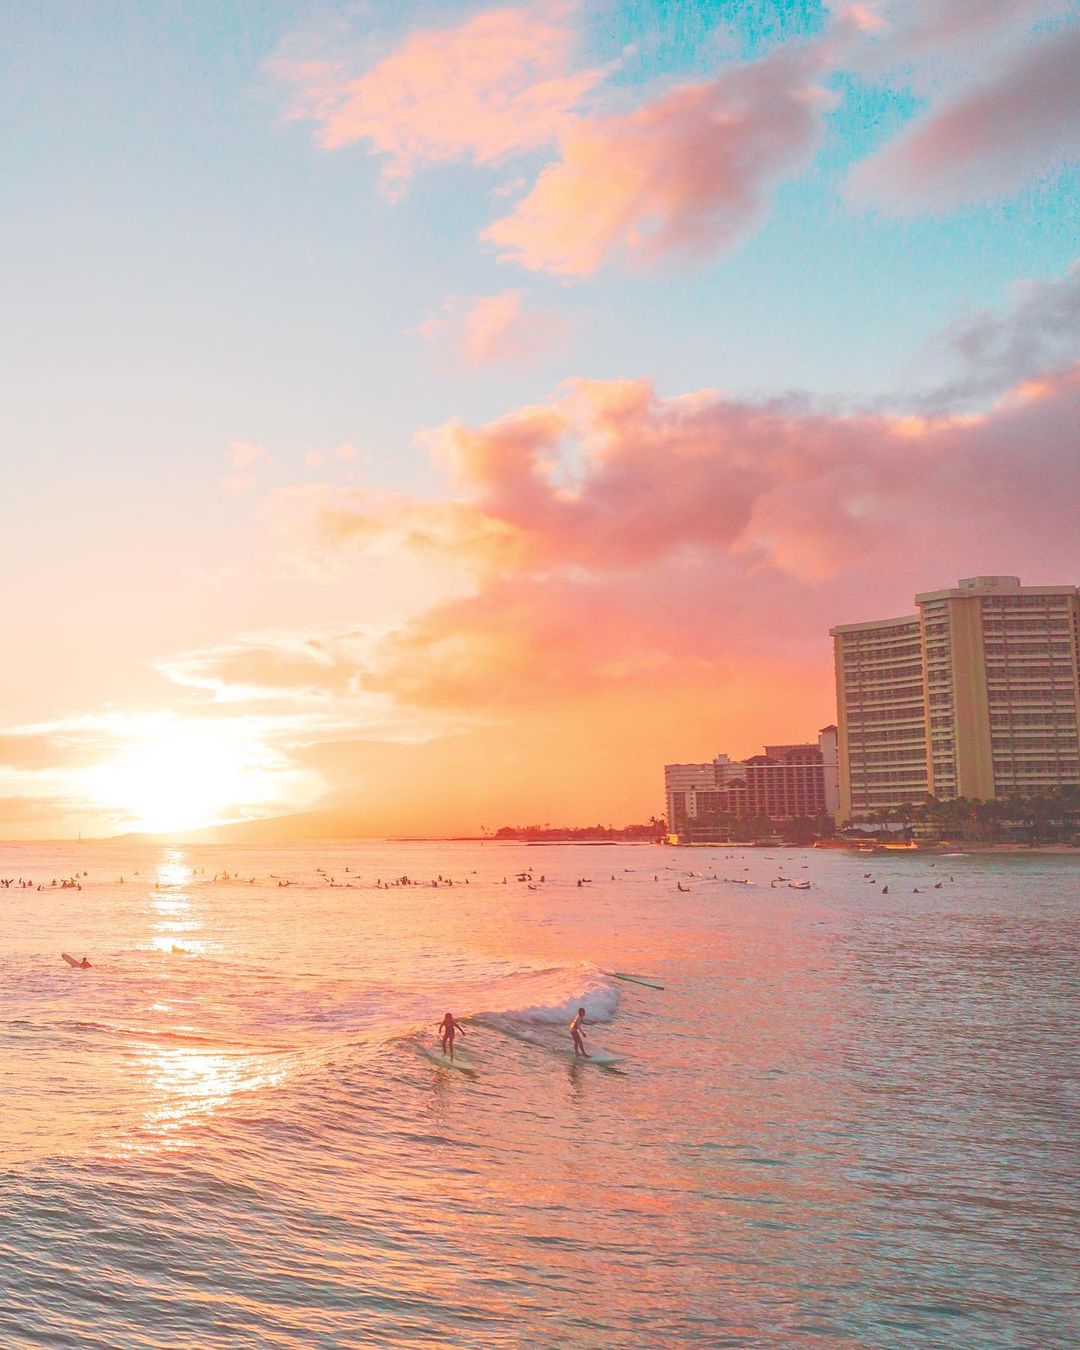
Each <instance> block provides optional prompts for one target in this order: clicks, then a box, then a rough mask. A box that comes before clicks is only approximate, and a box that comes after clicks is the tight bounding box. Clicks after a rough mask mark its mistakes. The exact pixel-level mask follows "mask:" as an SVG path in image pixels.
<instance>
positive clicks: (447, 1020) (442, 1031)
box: [439, 1013, 465, 1059]
mask: <svg viewBox="0 0 1080 1350" xmlns="http://www.w3.org/2000/svg"><path fill="white" fill-rule="evenodd" d="M459 1031H460V1032H461V1034H462V1035H463V1036H464V1035H465V1031H464V1029H463V1028H462V1026H461V1024H460V1023H459V1022H455V1021H454V1014H453V1013H447V1014H446V1016H445V1017H444V1018H443V1020H442V1021H441V1022H440V1023H439V1035H440V1036H441V1037H442V1052H443V1054H444V1055H446V1056H447V1058H448V1059H453V1058H454V1035H455V1033H456V1032H459Z"/></svg>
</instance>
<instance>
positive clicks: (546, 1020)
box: [488, 966, 619, 1026]
mask: <svg viewBox="0 0 1080 1350" xmlns="http://www.w3.org/2000/svg"><path fill="white" fill-rule="evenodd" d="M532 980H533V981H534V982H535V983H536V984H537V985H539V986H540V987H539V988H537V990H536V994H537V1002H535V1003H521V1004H519V1005H517V1006H515V1007H510V1008H500V1009H497V1010H493V1011H492V1012H491V1013H489V1014H488V1016H497V1017H504V1018H512V1019H513V1020H514V1021H517V1022H533V1023H537V1024H538V1025H540V1026H561V1025H565V1024H566V1023H568V1022H570V1021H571V1020H572V1018H573V1017H574V1016H575V1015H576V1014H577V1010H578V1009H579V1008H584V1009H585V1016H586V1019H587V1020H588V1021H589V1022H610V1021H611V1019H612V1018H613V1017H614V1016H615V1011H616V1009H617V1008H618V1006H619V987H618V985H617V984H616V983H615V982H614V981H613V980H610V979H608V978H607V977H606V976H605V975H604V974H603V973H602V972H601V971H599V970H597V969H596V968H595V967H592V966H586V967H570V968H563V969H562V970H558V971H549V972H544V973H543V975H542V976H541V975H539V973H538V975H537V976H534V977H532ZM568 984H569V985H571V986H572V990H573V992H571V993H569V994H567V995H566V996H565V997H563V998H562V999H560V998H559V997H558V995H559V994H560V993H562V991H563V990H565V989H566V987H567V985H568ZM544 986H546V988H545V987H544ZM522 992H523V993H524V992H525V991H522ZM545 995H546V998H545ZM541 999H543V1000H544V1001H541Z"/></svg>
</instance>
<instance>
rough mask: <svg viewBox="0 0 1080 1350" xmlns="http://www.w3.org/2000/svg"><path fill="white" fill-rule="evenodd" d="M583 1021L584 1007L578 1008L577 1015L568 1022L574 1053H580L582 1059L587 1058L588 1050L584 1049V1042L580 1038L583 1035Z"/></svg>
mask: <svg viewBox="0 0 1080 1350" xmlns="http://www.w3.org/2000/svg"><path fill="white" fill-rule="evenodd" d="M584 1022H585V1009H584V1008H579V1009H578V1010H577V1016H576V1017H575V1018H574V1020H573V1021H572V1022H571V1023H570V1035H571V1036H573V1038H574V1055H575V1056H577V1055H580V1056H581V1057H582V1058H583V1059H588V1058H589V1052H588V1050H586V1049H585V1042H584V1041H583V1040H582V1039H581V1038H582V1036H584V1035H585V1030H584Z"/></svg>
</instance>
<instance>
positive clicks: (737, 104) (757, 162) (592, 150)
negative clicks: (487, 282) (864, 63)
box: [482, 44, 831, 276]
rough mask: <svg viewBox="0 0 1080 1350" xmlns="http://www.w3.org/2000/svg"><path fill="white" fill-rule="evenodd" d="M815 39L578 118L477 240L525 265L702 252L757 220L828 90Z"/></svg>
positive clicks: (589, 264)
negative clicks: (616, 111)
mask: <svg viewBox="0 0 1080 1350" xmlns="http://www.w3.org/2000/svg"><path fill="white" fill-rule="evenodd" d="M824 51H825V49H824V48H823V47H821V46H811V45H806V46H794V45H791V44H788V45H786V46H783V47H781V48H779V49H777V50H776V51H774V52H773V53H771V54H770V55H769V56H766V57H764V58H762V59H761V60H760V61H757V62H754V63H753V64H751V65H745V66H743V65H738V66H732V67H729V68H727V69H725V70H724V71H723V72H722V73H721V74H720V75H719V76H717V78H716V79H714V80H710V81H707V82H705V83H701V84H694V85H685V86H682V87H680V88H677V89H674V90H672V91H670V92H669V93H667V94H665V95H663V96H662V97H661V98H658V99H656V100H655V101H654V102H651V103H646V104H644V105H642V106H641V107H639V108H637V109H635V110H634V111H633V112H631V113H628V114H625V115H622V116H610V117H593V118H583V119H579V120H577V121H575V122H573V123H571V124H569V125H568V126H567V127H566V129H565V130H564V131H563V133H562V135H561V137H560V156H559V159H558V161H557V162H556V163H554V164H552V165H550V166H549V167H548V168H546V169H545V170H544V171H543V172H542V173H541V174H540V177H539V178H538V179H537V181H536V183H535V185H534V186H533V188H532V190H531V192H529V193H528V195H527V196H526V197H525V198H524V199H523V200H522V201H521V202H519V203H518V205H517V207H516V208H515V210H514V211H513V212H512V213H511V214H510V215H508V216H505V217H503V218H502V219H501V220H497V221H495V222H494V224H492V225H491V226H489V227H488V228H487V229H486V230H485V231H484V232H483V235H482V237H483V238H484V239H486V240H488V241H489V242H491V243H493V244H495V245H497V246H498V247H499V248H500V249H502V250H503V254H502V256H503V257H504V258H509V259H513V260H514V261H516V262H519V263H521V264H522V265H523V266H524V267H527V268H530V269H533V270H547V271H551V272H556V273H560V274H563V275H568V276H587V275H590V274H591V273H593V272H595V271H597V270H598V269H599V268H600V267H602V266H603V265H604V264H605V263H610V262H614V261H620V260H621V261H626V262H630V263H636V264H646V265H647V264H650V263H654V262H656V261H657V260H658V259H660V258H662V257H664V256H666V255H668V254H671V253H682V254H688V255H692V256H693V255H697V256H703V255H710V254H716V253H719V252H722V251H724V250H725V249H729V248H731V247H732V246H733V245H734V244H735V243H736V242H737V241H738V240H739V239H740V238H741V237H742V236H744V235H745V234H746V233H748V232H749V231H750V230H751V229H752V228H753V227H754V226H756V225H757V224H758V223H759V222H760V220H761V219H762V217H763V215H764V214H765V211H766V209H767V206H768V201H769V196H770V194H771V192H772V190H773V188H774V187H775V186H776V185H777V183H778V182H780V180H781V179H783V178H785V177H787V176H789V175H791V174H793V173H796V172H797V171H799V170H800V169H802V168H804V167H805V166H806V165H807V164H808V163H809V162H810V159H811V158H812V156H813V154H814V151H815V150H816V148H817V146H818V143H819V138H820V132H821V121H822V114H823V112H824V111H825V109H826V108H827V107H828V106H829V105H830V102H831V99H830V96H829V95H828V94H827V93H826V92H825V91H824V90H823V89H822V88H821V87H820V86H819V85H817V84H816V83H815V80H816V78H817V76H818V75H819V73H820V72H821V69H822V64H823V60H824Z"/></svg>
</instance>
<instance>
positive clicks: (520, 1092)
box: [0, 843, 1080, 1347]
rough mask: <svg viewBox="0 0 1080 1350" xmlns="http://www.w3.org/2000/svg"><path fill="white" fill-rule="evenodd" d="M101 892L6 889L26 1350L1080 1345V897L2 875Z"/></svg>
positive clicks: (14, 1174) (7, 1040) (379, 866)
mask: <svg viewBox="0 0 1080 1350" xmlns="http://www.w3.org/2000/svg"><path fill="white" fill-rule="evenodd" d="M319 869H322V870H321V871H320V870H319ZM867 871H869V872H870V873H871V876H872V877H873V878H874V880H871V879H869V878H867V877H864V873H865V872H867ZM83 872H85V873H88V875H86V876H85V877H83V878H81V880H82V884H83V889H82V890H81V891H80V890H60V889H56V890H53V889H52V888H51V887H50V888H49V889H48V890H46V891H40V892H39V891H37V890H36V889H35V890H20V889H18V888H17V887H12V888H9V889H5V890H0V935H2V942H0V1344H2V1345H3V1346H5V1347H6V1346H24V1345H26V1346H30V1345H46V1346H110V1347H111V1346H121V1347H149V1346H153V1347H162V1346H199V1347H217V1346H228V1347H237V1346H369V1345H394V1346H411V1345H427V1344H436V1345H439V1344H442V1345H453V1346H552V1347H583V1346H589V1347H591V1346H603V1347H609V1346H610V1347H617V1346H647V1347H654V1346H675V1345H700V1346H724V1345H735V1346H789V1345H796V1346H798V1345H824V1346H828V1345H851V1346H875V1347H879V1346H908V1345H927V1346H979V1347H993V1346H1040V1347H1041V1346H1058V1345H1060V1346H1066V1345H1073V1344H1076V1343H1077V1340H1078V1339H1080V1320H1078V1283H1077V1270H1078V1268H1080V1235H1078V1208H1077V1206H1078V1195H1080V1150H1078V1143H1080V1128H1078V1122H1080V1054H1078V1039H1077V1009H1078V1006H1080V998H1078V995H1080V858H1073V857H1025V858H1015V857H1006V858H994V859H987V858H980V857H975V856H969V857H938V858H936V859H928V858H905V857H884V858H877V857H875V858H872V859H869V860H867V859H862V858H856V857H851V856H848V855H843V854H839V855H838V854H835V853H827V852H823V851H816V852H815V851H811V850H779V849H778V850H768V849H766V850H760V849H758V850H726V849H723V848H717V849H696V850H683V851H676V850H672V849H664V848H658V847H651V846H642V847H633V846H617V847H608V848H582V847H568V846H559V847H546V848H528V847H525V846H521V845H499V844H493V843H492V844H484V845H481V844H438V845H431V844H369V843H362V844H342V843H335V844H328V845H322V846H319V847H318V848H314V849H313V848H309V847H306V846H305V847H291V848H283V849H278V850H267V849H244V848H239V847H236V848H234V847H213V848H211V847H196V848H184V849H164V848H159V847H148V846H142V847H139V848H131V847H126V848H119V847H116V846H113V845H101V844H84V845H81V846H76V845H65V846H62V847H61V846H55V845H36V846H34V845H0V876H5V877H15V878H18V877H20V876H21V877H31V878H32V879H33V881H34V884H35V886H36V885H37V884H39V883H42V882H44V883H46V884H48V883H50V882H51V881H52V880H53V878H54V877H55V878H57V880H58V881H59V879H60V878H62V877H67V876H71V875H73V874H75V873H83ZM223 872H228V873H230V874H238V875H235V876H230V878H229V879H227V880H225V879H215V877H218V878H220V876H221V874H222V873H223ZM522 873H531V876H532V880H531V882H530V881H529V880H518V875H519V874H522ZM690 873H692V874H693V875H689V874H690ZM440 874H441V875H442V876H443V877H444V878H452V879H453V881H454V885H453V887H449V886H446V885H441V886H439V887H438V888H437V889H435V888H432V887H431V886H430V885H426V886H424V887H420V886H404V885H402V886H397V887H394V888H391V889H382V888H380V887H379V886H378V885H377V884H376V883H377V881H378V880H379V879H382V881H384V882H387V881H390V880H392V879H394V878H400V877H402V876H406V875H407V876H409V877H411V878H413V879H415V880H418V881H424V882H430V880H431V879H433V878H436V877H438V876H439V875H440ZM121 876H123V878H124V881H123V884H120V882H119V878H120V877H121ZM781 876H782V877H785V878H794V879H798V880H809V881H810V882H811V883H812V885H811V889H810V890H808V891H799V890H794V889H792V888H790V887H789V886H788V885H787V884H786V882H781V883H780V884H778V885H774V886H770V880H771V879H774V878H776V877H781ZM586 877H587V878H590V880H589V881H588V882H587V883H585V884H583V885H581V886H578V885H577V884H576V883H577V881H578V879H579V878H586ZM330 878H333V879H334V883H335V884H333V885H332V884H331V882H330ZM504 878H505V884H504ZM714 878H715V879H714ZM724 878H734V879H736V880H743V879H749V880H750V881H752V882H754V883H755V884H754V885H751V886H747V885H739V884H736V880H731V881H729V880H724ZM677 880H679V881H681V882H682V884H683V885H685V886H688V887H689V890H688V891H687V892H680V891H678V890H677V889H676V882H677ZM281 881H288V882H290V883H291V884H290V885H287V886H286V885H280V884H279V882H281ZM466 882H467V883H468V884H466ZM939 882H940V883H941V884H940V887H938V886H937V885H936V883H939ZM886 884H887V885H888V887H889V891H888V893H887V894H883V892H882V887H883V886H884V885H886ZM350 886H351V889H350ZM916 888H917V890H916ZM64 951H66V952H69V953H73V954H74V955H75V956H76V957H81V956H82V955H83V953H84V952H85V953H87V954H88V955H89V958H90V960H91V961H92V962H93V969H92V970H85V971H84V970H75V969H71V968H70V967H68V966H67V965H66V964H64V963H63V961H62V960H61V952H64ZM611 971H620V972H631V973H634V974H637V975H641V976H643V977H644V978H646V979H649V980H653V981H654V982H656V983H659V984H663V985H664V988H663V990H656V989H650V988H646V987H643V986H641V985H638V984H633V983H629V982H626V981H621V980H618V979H615V978H613V977H612V976H611V975H610V974H606V973H605V972H611ZM579 1004H583V1005H584V1006H585V1007H586V1008H587V1009H588V1012H589V1018H590V1024H589V1025H588V1026H587V1030H588V1035H589V1044H590V1046H591V1047H594V1048H596V1049H604V1050H607V1051H609V1052H612V1053H614V1054H617V1055H620V1056H623V1057H624V1058H623V1060H622V1062H621V1063H619V1064H618V1065H617V1066H614V1067H611V1068H607V1069H604V1068H601V1067H599V1066H597V1065H575V1064H574V1063H572V1062H571V1060H570V1059H569V1057H568V1056H567V1048H568V1046H569V1039H568V1032H567V1030H566V1024H567V1022H568V1020H569V1018H570V1017H571V1016H572V1015H573V1012H574V1011H575V1010H576V1008H577V1007H578V1006H579ZM447 1009H450V1010H452V1011H453V1012H454V1013H455V1014H456V1015H457V1016H458V1017H459V1018H467V1019H469V1020H468V1021H466V1023H465V1038H464V1040H463V1041H461V1042H459V1048H460V1049H463V1050H465V1051H466V1052H467V1054H468V1055H469V1057H470V1058H471V1060H472V1062H473V1065H474V1068H475V1073H474V1074H472V1075H467V1074H465V1073H462V1072H449V1071H447V1070H445V1069H443V1068H441V1067H439V1066H438V1065H436V1064H434V1063H432V1062H431V1061H430V1060H429V1059H427V1058H425V1057H424V1055H423V1052H422V1048H423V1047H425V1046H427V1047H431V1046H433V1045H434V1044H435V1030H434V1027H435V1023H436V1022H437V1021H438V1020H439V1019H440V1018H441V1016H442V1014H443V1013H444V1012H445V1011H446V1010H447Z"/></svg>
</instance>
